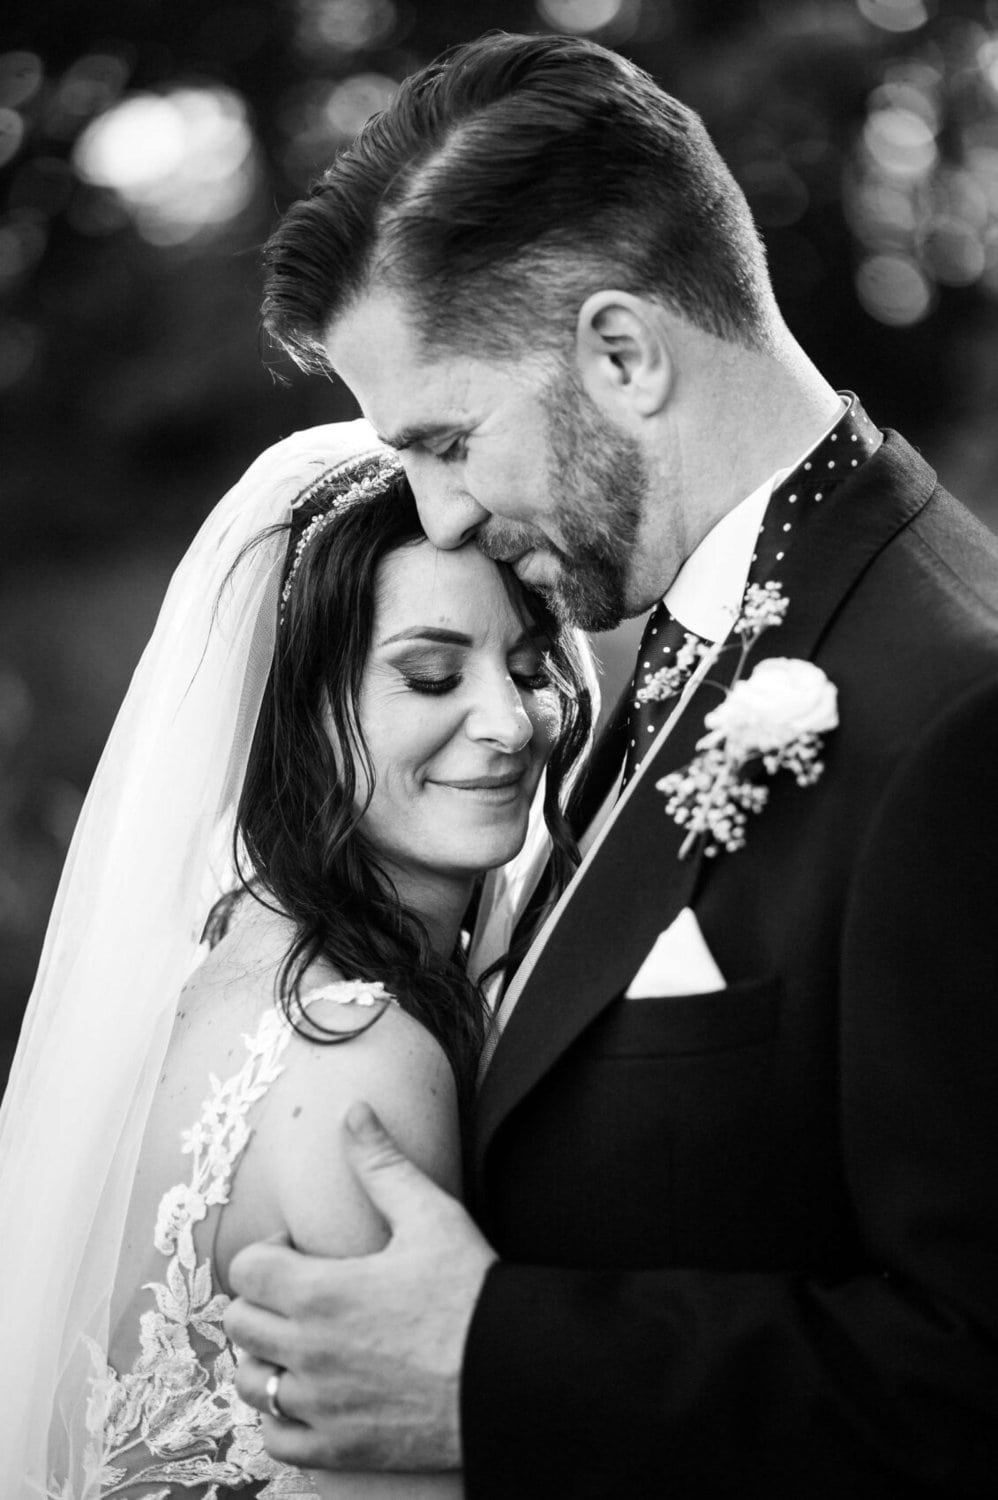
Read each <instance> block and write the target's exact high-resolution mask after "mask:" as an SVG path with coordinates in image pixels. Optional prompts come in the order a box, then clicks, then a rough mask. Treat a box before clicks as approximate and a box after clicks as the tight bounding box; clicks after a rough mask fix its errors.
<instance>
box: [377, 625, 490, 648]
mask: <svg viewBox="0 0 998 1500" xmlns="http://www.w3.org/2000/svg"><path fill="white" fill-rule="evenodd" d="M396 641H434V642H435V643H436V644H437V645H441V646H473V645H474V641H473V640H472V639H471V636H470V635H464V634H462V632H461V631H459V630H442V629H440V628H439V627H438V626H436V625H414V626H413V627H412V629H411V630H400V631H399V632H398V634H397V635H389V636H386V637H385V639H384V640H383V641H379V642H378V645H379V646H391V645H393V644H394V643H395V642H396Z"/></svg>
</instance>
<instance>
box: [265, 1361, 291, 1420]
mask: <svg viewBox="0 0 998 1500" xmlns="http://www.w3.org/2000/svg"><path fill="white" fill-rule="evenodd" d="M283 1374H284V1371H283V1370H271V1372H270V1374H269V1375H268V1376H267V1384H266V1385H265V1386H264V1388H263V1393H264V1395H265V1396H266V1398H267V1410H268V1411H269V1412H270V1415H271V1416H272V1417H273V1418H274V1421H275V1422H286V1421H287V1420H288V1414H287V1412H286V1411H285V1410H284V1409H283V1407H282V1406H281V1403H280V1401H278V1399H277V1388H278V1386H279V1385H280V1383H281V1376H282V1375H283Z"/></svg>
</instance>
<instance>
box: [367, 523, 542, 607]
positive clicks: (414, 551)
mask: <svg viewBox="0 0 998 1500" xmlns="http://www.w3.org/2000/svg"><path fill="white" fill-rule="evenodd" d="M375 613H376V615H377V618H378V620H379V622H382V621H383V622H384V623H386V624H387V623H388V622H389V621H391V622H395V621H401V622H402V623H405V622H406V620H407V619H408V618H409V617H410V616H413V615H416V616H418V617H419V622H420V623H421V624H424V625H447V624H451V625H456V624H457V623H459V622H462V621H463V622H464V623H466V624H468V623H478V624H480V625H482V626H486V625H488V624H491V623H493V622H494V621H495V620H496V619H497V618H498V619H501V620H509V621H516V620H517V619H518V611H517V609H516V607H515V605H514V603H513V601H512V599H511V598H510V595H509V591H508V588H507V584H506V580H505V579H504V578H503V576H502V574H501V572H500V569H499V566H498V564H496V563H494V562H492V561H491V560H490V559H489V558H487V557H485V556H483V554H482V553H481V552H479V550H478V548H477V547H476V546H475V545H474V544H473V543H468V544H467V545H465V546H464V547H459V548H457V549H455V550H454V551H451V552H443V551H441V550H440V549H439V548H437V547H434V546H433V544H432V543H431V542H428V541H421V542H416V543H414V544H413V545H411V546H408V547H399V548H397V549H396V550H395V551H394V552H390V553H388V554H387V556H386V557H385V558H383V559H382V562H381V566H380V567H379V569H378V579H377V585H376V599H375ZM403 617H405V618H403Z"/></svg>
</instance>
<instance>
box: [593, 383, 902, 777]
mask: <svg viewBox="0 0 998 1500" xmlns="http://www.w3.org/2000/svg"><path fill="white" fill-rule="evenodd" d="M842 395H843V396H844V397H845V399H846V400H848V402H849V405H848V407H847V408H846V410H845V411H844V412H843V414H842V417H841V418H840V420H839V421H838V423H837V424H836V426H835V427H834V428H833V430H832V431H831V432H830V433H829V434H828V436H827V437H825V438H823V439H822V441H821V443H819V445H818V447H817V448H815V449H814V451H813V452H812V453H811V454H809V455H808V457H807V458H806V459H805V460H804V462H803V463H802V464H800V465H798V467H797V468H796V469H795V470H794V471H793V473H792V474H791V475H790V476H789V478H787V479H785V480H784V481H783V483H782V484H780V485H778V486H777V488H776V489H775V490H774V491H773V493H772V495H771V496H770V500H769V504H768V505H767V506H766V514H765V516H764V517H763V522H762V525H761V526H760V528H759V535H758V537H757V539H756V544H755V551H754V553H753V555H752V566H751V569H750V571H749V576H748V581H749V583H765V582H766V580H767V579H768V578H770V577H772V576H773V575H774V574H777V575H778V570H779V566H780V563H781V562H782V561H783V559H784V557H785V556H786V554H787V551H788V550H789V548H790V547H791V545H792V544H793V541H794V538H795V537H796V536H797V535H798V534H799V532H800V531H801V529H802V528H803V527H804V526H806V525H807V521H808V517H809V515H812V514H814V513H815V511H816V510H817V508H818V507H820V505H821V503H822V501H823V500H825V499H827V497H828V496H829V495H830V494H831V492H832V490H834V489H835V488H836V487H837V486H838V485H839V484H841V483H842V481H843V480H844V479H848V477H849V475H850V474H852V473H853V472H854V471H855V470H856V469H858V468H859V466H860V464H861V463H862V462H863V461H864V459H867V458H869V457H870V455H871V454H872V453H875V452H876V450H877V448H879V446H880V442H881V434H880V432H879V431H878V429H877V428H876V427H874V425H873V423H872V422H871V421H870V419H869V417H868V416H867V415H866V412H865V411H864V410H863V408H862V407H861V406H860V404H859V401H858V400H857V399H856V397H855V396H853V395H852V394H851V393H850V392H845V391H844V392H842ZM699 644H701V638H700V637H699V636H695V635H693V634H692V633H691V632H689V631H687V630H686V628H685V627H684V626H683V625H680V623H679V621H678V620H676V619H674V618H673V616H672V615H671V614H670V613H669V611H668V609H667V608H666V605H665V603H664V601H663V602H662V603H661V604H659V605H657V606H656V607H655V609H653V610H652V612H651V614H650V615H649V617H648V623H647V624H646V626H645V631H644V635H643V636H642V637H641V649H640V650H639V652H638V664H637V668H636V670H635V673H634V692H635V694H637V693H639V692H641V691H642V690H643V689H647V688H648V686H649V684H650V683H651V681H652V679H653V678H656V679H657V682H658V684H659V693H660V696H657V697H648V698H639V697H637V696H635V697H633V698H632V699H631V707H630V712H629V714H628V725H627V742H626V743H627V748H626V750H625V753H624V775H623V780H622V781H621V790H623V788H624V787H625V786H626V785H627V783H628V782H629V781H630V779H631V777H632V776H633V775H634V773H635V771H636V770H637V769H638V767H639V766H640V765H641V762H642V760H643V759H644V757H645V753H646V751H647V750H648V749H649V747H650V746H651V745H652V744H653V743H654V741H655V736H656V735H657V734H658V731H659V730H660V729H661V728H662V725H663V724H664V723H665V721H666V719H667V718H668V717H669V715H670V713H671V712H672V710H673V709H674V708H675V706H676V703H677V702H678V701H679V695H680V693H681V692H682V690H683V688H684V687H685V685H686V683H687V681H688V680H689V678H690V675H691V674H692V672H693V669H694V667H695V666H696V663H697V658H698V653H697V650H696V647H697V646H698V645H699Z"/></svg>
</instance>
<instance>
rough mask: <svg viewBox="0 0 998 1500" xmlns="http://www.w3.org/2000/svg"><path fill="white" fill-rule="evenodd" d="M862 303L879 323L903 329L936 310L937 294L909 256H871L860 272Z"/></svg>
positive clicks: (857, 280) (859, 282)
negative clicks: (934, 299)
mask: <svg viewBox="0 0 998 1500" xmlns="http://www.w3.org/2000/svg"><path fill="white" fill-rule="evenodd" d="M856 292H857V294H858V296H859V300H860V302H861V303H862V304H863V306H864V307H865V308H866V311H867V312H868V313H869V314H870V316H871V317H873V318H876V319H877V321H878V323H887V324H889V325H890V326H891V327H894V328H903V327H906V326H907V325H909V324H911V323H919V322H921V320H922V319H923V318H924V317H925V316H926V314H927V313H928V312H929V310H930V309H931V307H932V302H933V291H932V287H931V285H930V283H929V281H928V280H927V278H926V276H925V274H924V272H923V271H922V268H921V266H919V265H918V264H917V263H916V262H915V261H914V260H911V259H909V258H908V257H907V256H905V255H870V256H868V257H867V259H866V260H864V261H863V262H862V264H861V265H860V267H859V269H858V271H857V272H856Z"/></svg>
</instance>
